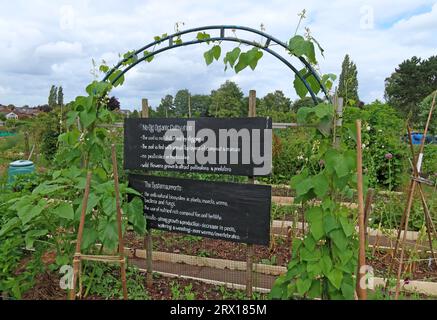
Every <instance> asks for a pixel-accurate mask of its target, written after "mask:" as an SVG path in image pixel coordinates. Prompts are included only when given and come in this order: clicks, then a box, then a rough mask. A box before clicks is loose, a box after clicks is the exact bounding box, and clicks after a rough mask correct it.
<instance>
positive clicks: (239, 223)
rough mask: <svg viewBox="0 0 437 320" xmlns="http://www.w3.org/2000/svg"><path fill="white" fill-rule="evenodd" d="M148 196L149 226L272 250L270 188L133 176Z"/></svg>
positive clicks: (133, 182)
mask: <svg viewBox="0 0 437 320" xmlns="http://www.w3.org/2000/svg"><path fill="white" fill-rule="evenodd" d="M129 184H130V186H131V187H132V188H134V189H136V190H137V191H138V192H140V193H141V194H142V196H143V201H144V213H145V215H146V219H147V223H148V227H150V228H153V229H160V230H165V231H170V232H178V233H185V234H190V235H195V236H202V237H208V238H214V239H221V240H227V241H232V242H242V243H250V244H260V245H268V244H269V239H270V205H271V187H270V186H262V185H252V184H237V183H225V182H205V181H196V180H188V179H177V178H168V177H154V176H141V175H129Z"/></svg>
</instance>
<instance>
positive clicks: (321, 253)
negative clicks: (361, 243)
mask: <svg viewBox="0 0 437 320" xmlns="http://www.w3.org/2000/svg"><path fill="white" fill-rule="evenodd" d="M332 117H333V106H332V105H328V104H319V105H318V106H316V107H315V108H302V109H300V110H299V112H298V121H300V122H302V123H312V124H314V125H316V126H317V129H316V130H314V136H313V139H312V140H313V141H314V140H317V141H319V143H320V145H319V147H318V150H317V153H316V154H315V156H316V157H317V159H318V160H319V163H320V167H319V169H318V170H315V168H307V167H306V168H303V169H302V171H301V172H300V174H298V175H296V176H294V177H293V178H292V180H291V187H292V188H293V189H295V190H296V201H297V202H302V203H304V204H306V205H307V207H308V209H307V210H306V212H305V218H306V220H307V222H308V225H309V230H310V232H309V234H307V235H306V236H305V237H304V239H303V240H300V239H295V240H294V241H293V245H292V257H291V261H290V263H289V264H288V267H287V272H286V273H285V274H284V275H281V276H280V277H279V278H278V279H277V280H276V281H275V283H274V286H273V288H272V291H271V293H270V297H271V298H274V299H292V298H297V297H301V298H323V299H353V297H354V287H355V286H354V279H353V274H354V272H355V271H356V256H355V253H356V252H357V239H356V236H355V229H354V226H355V224H354V220H353V219H351V216H350V212H349V211H348V210H347V209H345V208H342V207H340V205H339V203H338V202H335V200H336V199H337V198H338V197H340V196H342V195H344V196H350V194H351V193H352V188H353V187H354V185H355V184H356V176H355V170H356V164H355V159H356V156H355V152H354V151H353V150H349V149H346V148H342V149H340V148H338V149H337V148H333V147H332V146H331V143H332V139H330V124H331V123H332ZM316 198H317V199H319V200H320V201H321V205H314V204H312V200H313V199H316Z"/></svg>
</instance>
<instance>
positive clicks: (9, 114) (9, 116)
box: [6, 112, 18, 119]
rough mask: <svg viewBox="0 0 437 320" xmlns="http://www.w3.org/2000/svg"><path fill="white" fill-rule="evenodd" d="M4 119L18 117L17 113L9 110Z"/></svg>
mask: <svg viewBox="0 0 437 320" xmlns="http://www.w3.org/2000/svg"><path fill="white" fill-rule="evenodd" d="M6 119H18V115H17V114H16V113H14V112H10V113H8V114H7V115H6Z"/></svg>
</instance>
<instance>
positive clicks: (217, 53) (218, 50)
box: [211, 45, 222, 60]
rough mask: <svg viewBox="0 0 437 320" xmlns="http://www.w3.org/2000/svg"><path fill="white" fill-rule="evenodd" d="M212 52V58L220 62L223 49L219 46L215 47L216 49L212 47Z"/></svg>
mask: <svg viewBox="0 0 437 320" xmlns="http://www.w3.org/2000/svg"><path fill="white" fill-rule="evenodd" d="M211 51H212V56H213V57H214V59H216V60H218V59H219V58H220V54H221V52H222V48H220V46H219V45H215V46H214V47H212V49H211Z"/></svg>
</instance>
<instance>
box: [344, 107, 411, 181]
mask: <svg viewBox="0 0 437 320" xmlns="http://www.w3.org/2000/svg"><path fill="white" fill-rule="evenodd" d="M356 119H361V120H362V125H363V128H362V143H363V166H364V172H365V173H366V175H367V177H368V179H369V184H370V186H372V187H376V186H384V187H388V188H389V189H394V188H396V187H398V186H400V184H401V183H402V178H403V176H402V173H403V172H404V171H405V170H406V169H407V167H406V165H407V161H406V160H407V157H406V154H407V150H408V145H407V144H405V143H403V142H402V141H401V135H402V133H403V131H404V124H403V120H402V119H401V118H399V116H398V115H397V112H396V110H395V109H394V108H392V107H391V106H389V105H387V104H382V103H381V102H378V101H375V102H373V103H372V104H370V105H366V106H365V107H364V108H363V109H360V108H356V107H348V108H346V109H345V111H344V114H343V134H342V140H343V142H344V143H346V144H347V145H350V146H351V145H353V144H354V143H355V142H354V139H353V137H354V135H355V130H356V129H355V120H356Z"/></svg>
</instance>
